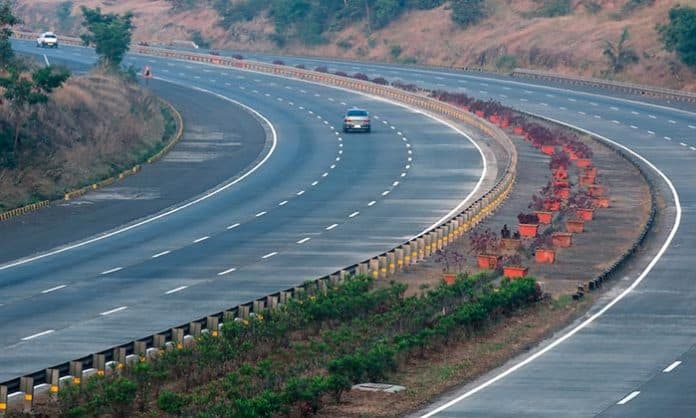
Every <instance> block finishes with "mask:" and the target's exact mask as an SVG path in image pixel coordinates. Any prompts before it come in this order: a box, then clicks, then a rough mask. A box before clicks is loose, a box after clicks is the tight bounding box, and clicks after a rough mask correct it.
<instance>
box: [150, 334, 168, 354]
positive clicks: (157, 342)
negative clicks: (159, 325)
mask: <svg viewBox="0 0 696 418" xmlns="http://www.w3.org/2000/svg"><path fill="white" fill-rule="evenodd" d="M166 342H167V339H166V338H165V337H164V335H162V334H155V335H153V336H152V346H153V347H154V348H158V349H160V350H162V349H164V346H165V344H166Z"/></svg>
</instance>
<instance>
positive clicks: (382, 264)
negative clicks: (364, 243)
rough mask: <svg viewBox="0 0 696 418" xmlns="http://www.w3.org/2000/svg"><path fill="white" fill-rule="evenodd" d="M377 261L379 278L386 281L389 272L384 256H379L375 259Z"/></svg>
mask: <svg viewBox="0 0 696 418" xmlns="http://www.w3.org/2000/svg"><path fill="white" fill-rule="evenodd" d="M377 261H378V262H379V277H380V278H381V279H386V278H387V272H388V271H389V270H388V268H389V266H388V264H387V256H386V255H380V256H379V257H378V258H377Z"/></svg>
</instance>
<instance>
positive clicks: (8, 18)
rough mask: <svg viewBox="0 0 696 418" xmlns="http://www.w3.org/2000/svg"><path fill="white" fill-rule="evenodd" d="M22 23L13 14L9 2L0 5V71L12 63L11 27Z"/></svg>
mask: <svg viewBox="0 0 696 418" xmlns="http://www.w3.org/2000/svg"><path fill="white" fill-rule="evenodd" d="M20 23H22V21H21V20H20V19H19V18H17V17H16V16H15V15H14V13H12V5H11V4H10V2H4V3H2V4H0V69H6V68H7V67H8V66H9V65H10V64H11V63H12V61H13V58H14V52H13V51H12V45H11V44H10V37H11V36H12V27H13V26H15V25H18V24H20Z"/></svg>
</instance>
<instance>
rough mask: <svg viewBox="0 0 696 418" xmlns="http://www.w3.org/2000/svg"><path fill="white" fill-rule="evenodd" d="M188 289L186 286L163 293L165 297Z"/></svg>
mask: <svg viewBox="0 0 696 418" xmlns="http://www.w3.org/2000/svg"><path fill="white" fill-rule="evenodd" d="M186 288H188V286H179V287H177V288H176V289H172V290H168V291H166V292H164V294H165V295H171V294H172V293H177V292H181V291H182V290H184V289H186Z"/></svg>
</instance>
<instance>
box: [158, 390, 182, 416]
mask: <svg viewBox="0 0 696 418" xmlns="http://www.w3.org/2000/svg"><path fill="white" fill-rule="evenodd" d="M184 406H186V399H185V398H184V396H182V395H180V394H178V393H176V392H171V391H168V390H163V391H162V392H160V394H159V397H158V398H157V407H158V408H159V409H161V410H162V411H164V412H166V413H168V414H174V415H181V412H182V411H183V409H184Z"/></svg>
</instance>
